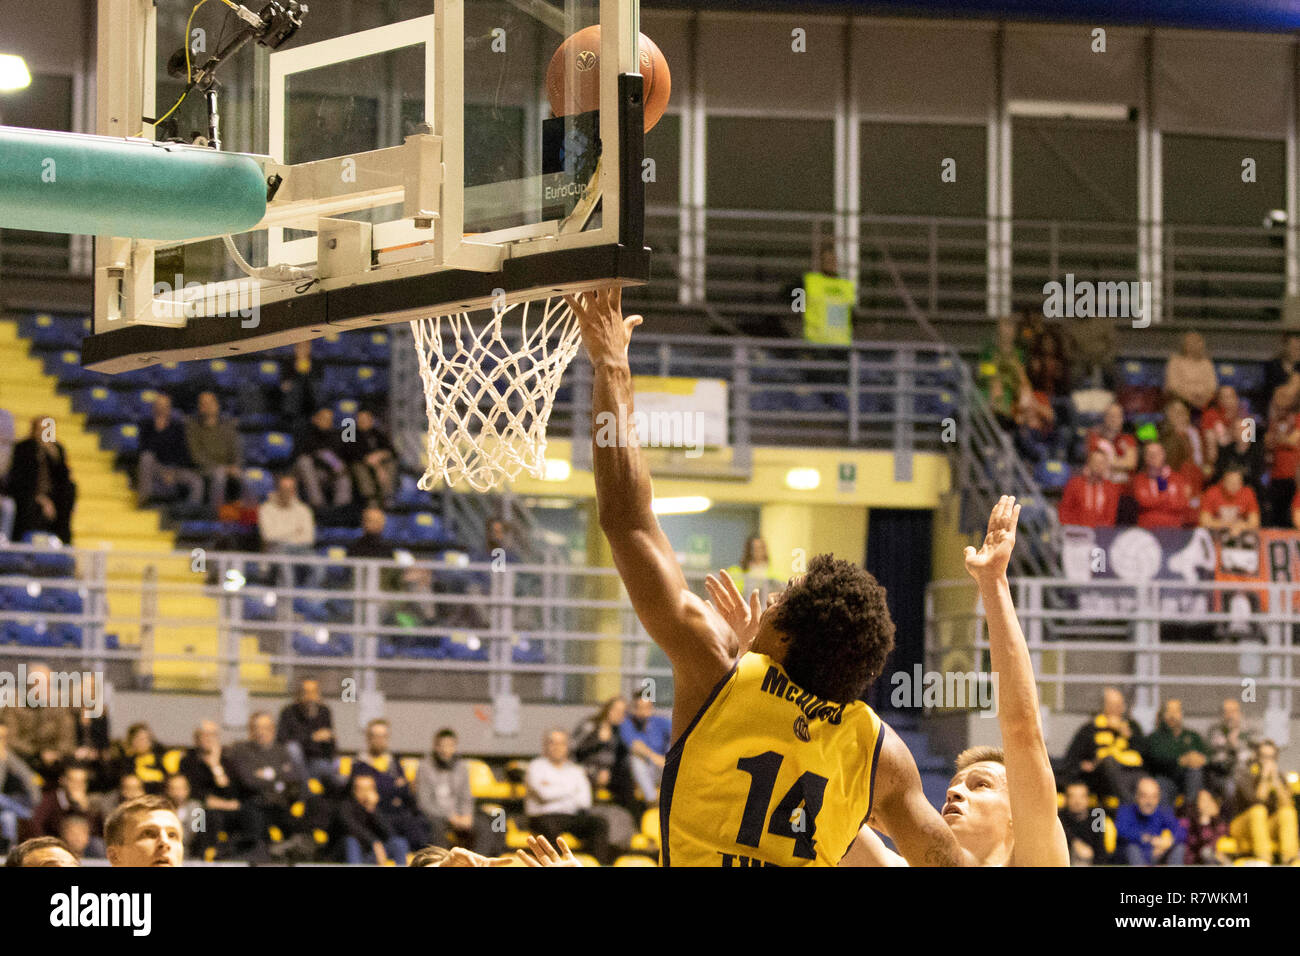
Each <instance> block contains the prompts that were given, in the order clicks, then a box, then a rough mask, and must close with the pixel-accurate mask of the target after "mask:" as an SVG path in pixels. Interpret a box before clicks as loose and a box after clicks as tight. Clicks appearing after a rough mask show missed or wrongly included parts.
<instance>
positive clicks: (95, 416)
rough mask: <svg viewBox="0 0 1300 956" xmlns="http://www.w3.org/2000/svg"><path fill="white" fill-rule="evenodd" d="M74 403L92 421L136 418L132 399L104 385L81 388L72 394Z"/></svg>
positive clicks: (124, 420) (127, 420)
mask: <svg viewBox="0 0 1300 956" xmlns="http://www.w3.org/2000/svg"><path fill="white" fill-rule="evenodd" d="M72 404H73V407H74V408H76V409H77V411H79V412H83V413H84V414H85V416H86V418H87V419H88V420H89V421H92V422H129V421H133V420H134V419H135V418H136V415H135V413H134V411H133V410H132V406H131V402H130V399H129V398H128V397H127V396H125V395H123V394H122V393H120V392H115V391H113V390H112V389H111V388H105V387H104V386H103V385H93V386H91V387H89V388H82V389H79V390H78V391H77V392H75V393H74V394H73V396H72Z"/></svg>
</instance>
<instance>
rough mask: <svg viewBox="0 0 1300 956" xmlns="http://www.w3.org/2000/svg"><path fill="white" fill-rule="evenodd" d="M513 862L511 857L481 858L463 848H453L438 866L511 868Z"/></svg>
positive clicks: (480, 855) (478, 854) (481, 856)
mask: <svg viewBox="0 0 1300 956" xmlns="http://www.w3.org/2000/svg"><path fill="white" fill-rule="evenodd" d="M514 862H515V860H514V857H511V856H490V857H489V856H483V855H482V854H480V853H475V852H474V851H473V850H467V849H465V848H464V847H463V846H454V847H452V848H451V850H449V851H448V853H447V858H446V859H445V860H443V861H442V863H441V864H440V865H441V866H444V867H452V866H455V867H464V866H474V867H479V866H511V865H512V864H513V863H514Z"/></svg>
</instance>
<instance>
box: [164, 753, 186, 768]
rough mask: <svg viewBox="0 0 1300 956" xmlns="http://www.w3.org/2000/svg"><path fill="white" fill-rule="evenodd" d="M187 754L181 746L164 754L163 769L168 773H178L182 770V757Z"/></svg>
mask: <svg viewBox="0 0 1300 956" xmlns="http://www.w3.org/2000/svg"><path fill="white" fill-rule="evenodd" d="M184 756H185V751H184V750H181V749H179V748H176V749H173V750H169V751H167V752H166V753H165V754H163V761H162V763H163V769H164V770H166V771H167V773H168V774H177V773H180V772H181V758H182V757H184Z"/></svg>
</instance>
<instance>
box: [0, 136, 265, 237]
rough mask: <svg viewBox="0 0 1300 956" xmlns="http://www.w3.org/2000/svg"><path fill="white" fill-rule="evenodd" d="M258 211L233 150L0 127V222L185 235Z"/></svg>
mask: <svg viewBox="0 0 1300 956" xmlns="http://www.w3.org/2000/svg"><path fill="white" fill-rule="evenodd" d="M265 214H266V181H265V179H263V177H262V168H261V166H259V165H258V163H257V161H256V160H254V159H252V158H251V157H249V156H243V155H241V154H239V153H222V152H218V151H217V150H214V149H205V148H203V147H199V146H180V145H176V144H174V143H153V142H149V141H147V140H131V139H119V138H116V137H111V136H88V135H83V134H79V133H53V132H47V131H44V130H34V129H19V128H18V127H14V126H0V227H3V228H5V229H30V230H33V231H36V232H65V233H81V234H86V235H97V236H123V237H130V238H133V239H195V238H198V237H199V236H220V235H225V234H227V233H235V232H242V231H244V230H246V229H250V228H252V227H253V226H255V225H256V224H257V223H258V222H259V221H260V220H261V218H262V216H264V215H265Z"/></svg>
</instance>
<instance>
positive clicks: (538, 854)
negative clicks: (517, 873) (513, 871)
mask: <svg viewBox="0 0 1300 956" xmlns="http://www.w3.org/2000/svg"><path fill="white" fill-rule="evenodd" d="M555 842H556V843H558V844H559V845H560V849H559V851H556V849H555V847H553V846H551V841H550V840H548V839H546V837H544V836H530V837H529V838H528V850H532V853H529V852H528V850H516V851H515V853H516V855H517V856H518V857H519V859H520V861H521V862H523V864H524V865H525V866H582V864H581V863H580V862H578V858H577V857H576V856H574V855H573V851H572V850H570V849H569V844H567V843H565V842H564V837H557V838H556V840H555Z"/></svg>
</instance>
